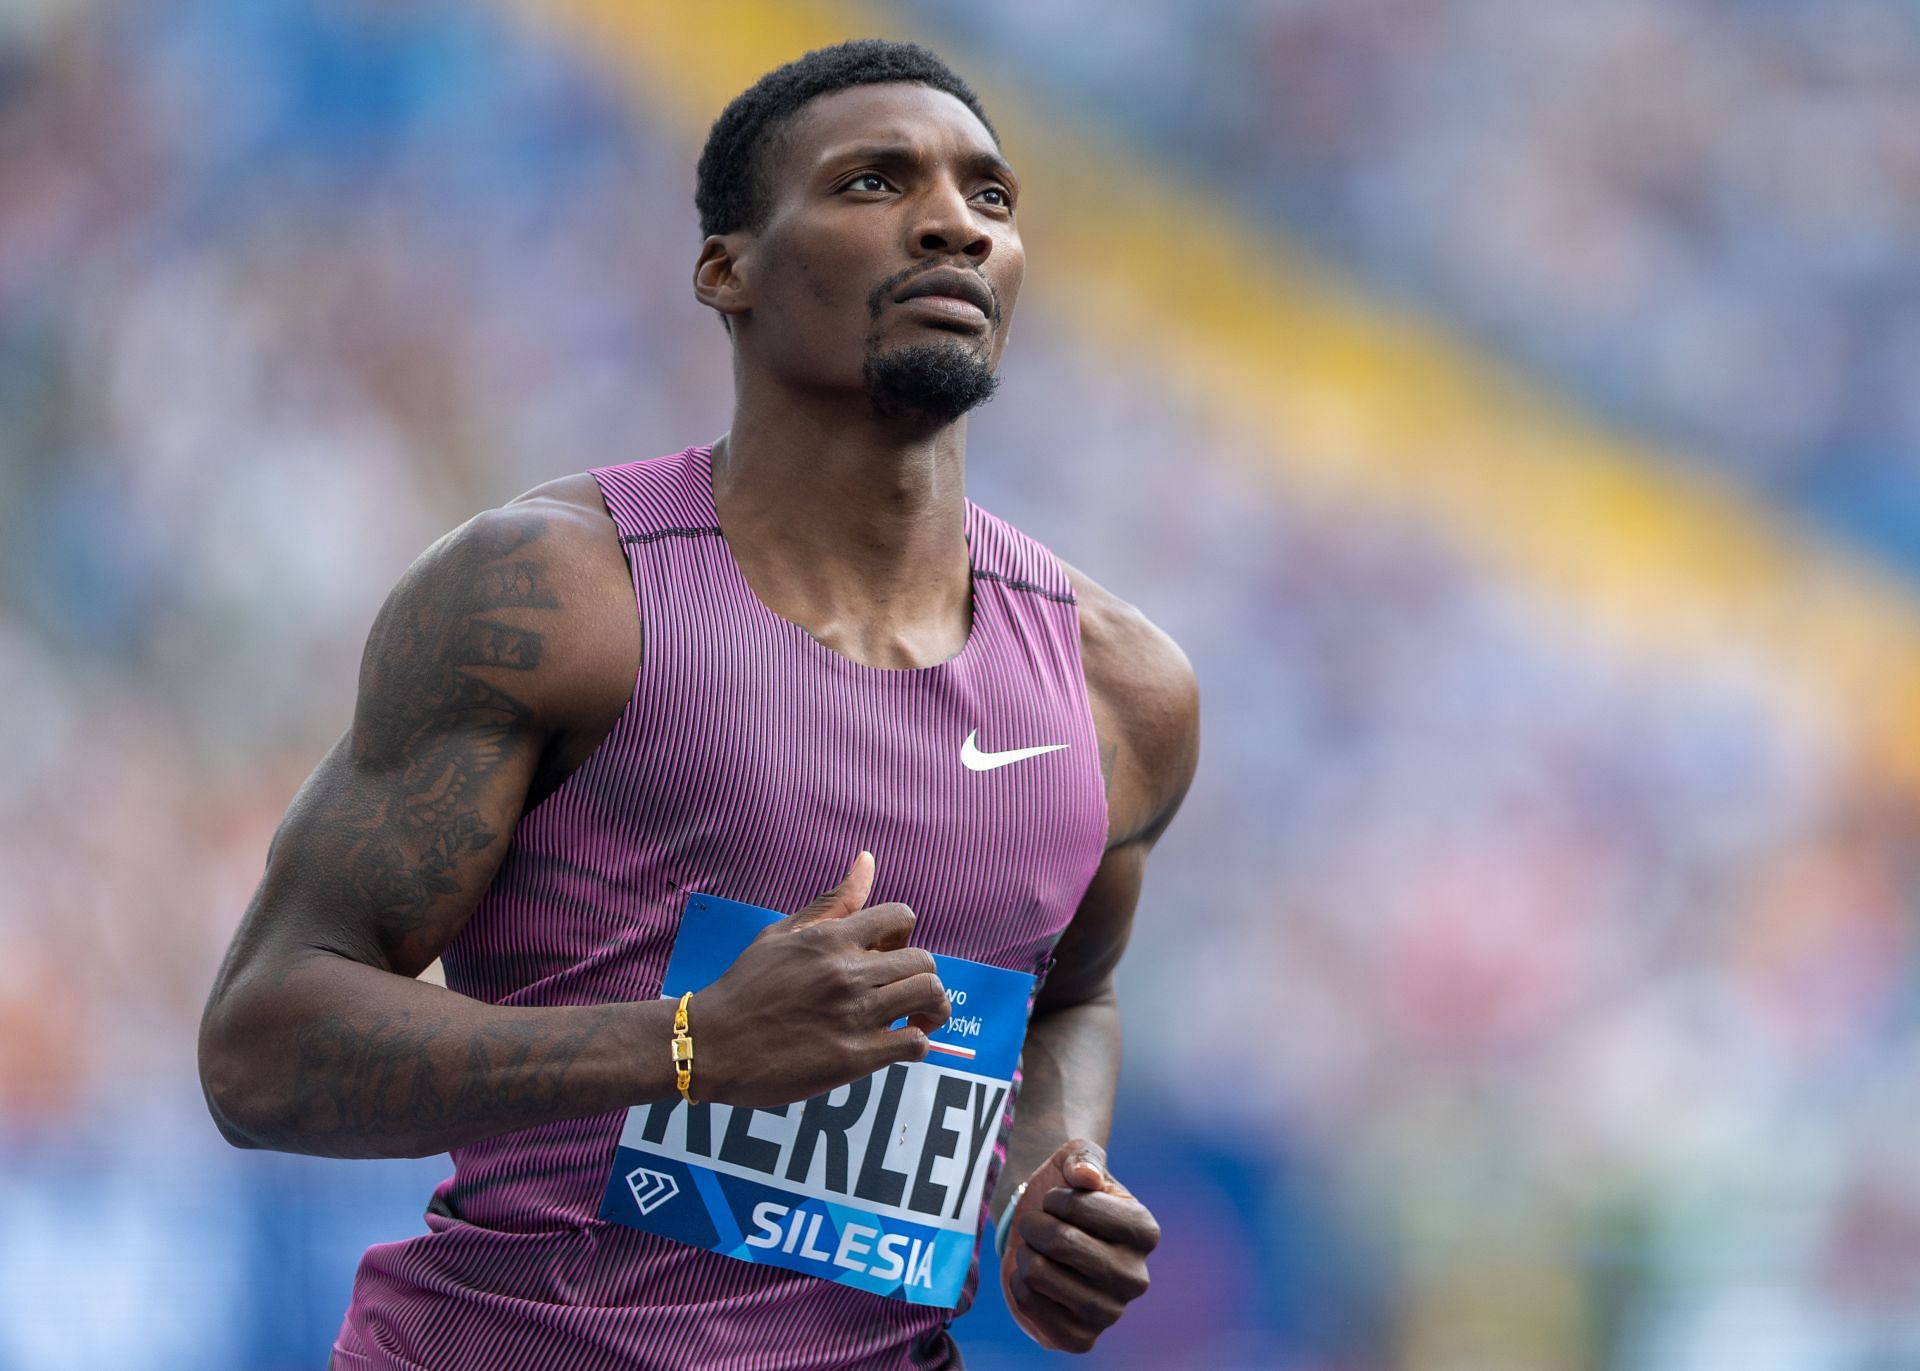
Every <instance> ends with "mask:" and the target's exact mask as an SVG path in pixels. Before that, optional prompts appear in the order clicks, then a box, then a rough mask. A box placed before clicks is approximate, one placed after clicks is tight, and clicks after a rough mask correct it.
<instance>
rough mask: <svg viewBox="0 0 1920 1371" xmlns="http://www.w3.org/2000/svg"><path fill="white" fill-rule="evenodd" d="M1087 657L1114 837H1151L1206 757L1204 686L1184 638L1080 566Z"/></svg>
mask: <svg viewBox="0 0 1920 1371" xmlns="http://www.w3.org/2000/svg"><path fill="white" fill-rule="evenodd" d="M1067 575H1068V578H1069V579H1070V580H1071V582H1072V584H1073V590H1074V596H1075V598H1076V599H1077V600H1078V601H1079V606H1080V659H1081V665H1082V668H1083V669H1084V670H1085V672H1086V677H1087V694H1088V697H1089V701H1090V703H1091V705H1092V708H1093V716H1094V724H1095V727H1096V728H1097V729H1098V731H1099V734H1100V751H1101V765H1102V768H1103V769H1104V770H1105V771H1106V774H1107V805H1108V809H1109V811H1110V813H1111V814H1112V823H1111V831H1110V834H1109V838H1110V843H1111V844H1116V845H1117V844H1118V843H1121V842H1126V841H1132V840H1140V839H1145V840H1148V841H1151V840H1152V839H1153V838H1156V837H1158V836H1159V834H1160V832H1161V830H1163V829H1164V828H1165V827H1166V825H1167V824H1168V823H1169V822H1171V821H1172V819H1173V815H1174V812H1175V811H1176V810H1177V809H1178V808H1179V806H1180V801H1181V799H1182V798H1183V797H1184V796H1185V795H1186V792H1187V786H1188V785H1189V784H1190V783H1191V782H1192V780H1193V773H1194V768H1195V767H1196V766H1197V765H1198V763H1199V757H1200V686H1199V682H1198V680H1197V679H1196V678H1195V676H1194V672H1193V666H1192V664H1191V663H1189V662H1188V661H1187V655H1186V653H1184V652H1182V651H1181V650H1180V645H1179V644H1178V643H1176V642H1174V640H1173V639H1172V638H1171V637H1169V636H1168V635H1167V634H1166V633H1165V632H1163V631H1162V630H1161V629H1160V628H1159V627H1158V626H1157V625H1156V624H1154V622H1153V621H1152V620H1151V619H1149V618H1147V616H1146V615H1144V614H1142V613H1141V612H1140V611H1139V610H1138V609H1136V608H1134V606H1132V605H1130V604H1128V603H1127V602H1126V601H1125V600H1123V599H1121V598H1120V597H1119V596H1118V595H1115V594H1114V593H1113V592H1111V591H1109V590H1108V589H1106V588H1105V587H1104V586H1102V585H1100V584H1099V582H1097V581H1095V580H1094V579H1093V578H1092V577H1090V576H1088V575H1087V574H1086V573H1085V572H1083V571H1080V570H1079V569H1078V568H1075V567H1071V566H1069V567H1068V568H1067Z"/></svg>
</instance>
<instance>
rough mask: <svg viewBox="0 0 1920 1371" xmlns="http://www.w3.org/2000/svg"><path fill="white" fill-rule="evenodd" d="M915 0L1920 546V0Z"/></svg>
mask: <svg viewBox="0 0 1920 1371" xmlns="http://www.w3.org/2000/svg"><path fill="white" fill-rule="evenodd" d="M909 8H910V9H911V10H912V11H913V12H914V13H915V15H916V17H917V18H919V19H921V20H923V21H924V22H926V23H927V24H929V25H931V26H934V27H935V28H936V29H937V30H942V31H950V32H955V33H958V34H960V35H963V36H964V37H965V38H966V40H967V41H968V42H970V43H972V44H973V45H975V46H976V47H977V48H980V49H983V50H985V51H987V52H989V53H990V54H991V55H992V57H993V58H994V65H993V66H992V68H991V75H992V76H993V77H994V79H996V80H998V81H999V82H1000V83H1001V84H1002V85H1003V86H1004V87H1005V88H1009V89H1019V90H1020V91H1021V92H1022V93H1023V94H1028V95H1032V96H1035V97H1037V98H1042V99H1051V101H1052V103H1053V104H1054V105H1055V106H1056V107H1057V108H1058V109H1060V110H1061V111H1062V112H1064V113H1065V114H1067V115H1068V116H1069V117H1075V116H1077V117H1080V118H1083V119H1084V118H1087V116H1088V113H1089V112H1097V114H1095V115H1094V117H1096V118H1098V119H1099V120H1101V121H1103V122H1111V123H1118V124H1120V125H1122V126H1123V127H1124V128H1125V129H1126V130H1127V131H1128V132H1129V133H1131V134H1133V135H1134V136H1135V137H1137V138H1139V139H1141V140H1143V141H1145V142H1147V143H1149V144H1150V145H1152V146H1154V147H1155V148H1156V149H1157V150H1159V151H1160V152H1161V153H1162V155H1163V157H1164V159H1165V160H1166V161H1168V162H1169V163H1170V164H1171V165H1172V166H1173V168H1174V170H1175V173H1176V175H1177V176H1178V177H1179V179H1180V180H1182V181H1183V182H1185V183H1186V185H1188V186H1189V187H1191V188H1192V190H1193V192H1194V193H1195V194H1199V195H1204V196H1208V197H1220V198H1224V199H1227V200H1229V201H1232V202H1234V203H1236V204H1238V205H1239V206H1240V207H1241V208H1242V209H1243V210H1244V211H1245V212H1247V213H1249V214H1251V215H1253V216H1254V217H1256V218H1268V219H1271V220H1273V221H1275V222H1279V223H1284V224H1285V225H1286V226H1287V227H1288V228H1289V229H1290V230H1292V231H1293V232H1295V233H1296V234H1299V235H1301V236H1303V237H1305V238H1306V239H1308V240H1309V241H1311V242H1313V243H1314V244H1316V245H1317V246H1319V247H1320V248H1321V249H1322V250H1323V251H1325V252H1326V253H1327V254H1328V255H1329V256H1331V257H1333V258H1334V259H1335V260H1337V261H1340V262H1343V263H1345V264H1347V265H1348V266H1350V267H1351V268H1352V269H1353V270H1354V271H1355V272H1356V273H1357V274H1359V275H1360V276H1362V277H1364V278H1365V279H1366V280H1367V281H1368V283H1369V284H1370V285H1371V286H1372V287H1374V288H1375V289H1378V290H1382V291H1387V292H1391V293H1393V294H1394V295H1395V296H1397V297H1399V298H1402V299H1404V300H1406V301H1408V302H1409V303H1412V304H1414V305H1417V306H1421V307H1425V308H1428V309H1432V310H1436V311H1438V312H1440V313H1442V314H1443V315H1444V316H1445V317H1446V318H1447V319H1448V320H1449V321H1450V322H1452V323H1453V324H1454V325H1455V326H1456V327H1459V328H1463V329H1466V330H1469V331H1471V332H1473V333H1475V334H1476V335H1478V336H1479V337H1481V338H1482V339H1484V340H1485V341H1487V342H1488V343H1489V344H1491V345H1493V346H1495V347H1497V348H1498V349H1500V350H1501V351H1503V352H1505V353H1507V354H1508V355H1510V356H1512V357H1514V358H1516V359H1518V360H1519V361H1521V362H1523V363H1524V364H1525V365H1526V366H1527V367H1528V368H1529V369H1531V370H1533V371H1535V372H1537V373H1541V374H1544V375H1547V376H1549V377H1551V378H1553V379H1554V380H1555V381H1556V382H1557V383H1559V384H1560V385H1562V386H1564V387H1565V388H1567V389H1569V390H1572V391H1574V392H1576V393H1577V394H1578V395H1579V396H1580V397H1581V400H1582V401H1583V403H1585V404H1586V405H1588V406H1589V407H1591V408H1595V409H1597V410H1599V411H1600V412H1602V413H1605V414H1607V415H1609V416H1612V417H1614V418H1616V419H1617V420H1619V421H1620V422H1623V423H1627V424H1631V425H1633V426H1636V427H1638V428H1640V429H1642V430H1644V431H1646V432H1648V433H1651V434H1653V435H1655V436H1657V437H1659V438H1660V439H1662V440H1664V441H1668V442H1673V443H1677V444H1679V445H1681V446H1682V447H1684V448H1686V449H1688V450H1692V451H1697V452H1699V453H1701V454H1702V455H1703V456H1705V457H1707V458H1709V459H1710V460H1712V461H1714V462H1716V463H1717V464H1718V466H1719V467H1720V469H1722V470H1724V471H1726V472H1728V473H1730V474H1731V475H1733V476H1734V477H1735V478H1737V479H1739V480H1741V481H1743V482H1746V483H1748V484H1750V485H1752V486H1754V487H1756V488H1758V489H1761V490H1763V491H1765V492H1766V493H1767V494H1768V495H1770V496H1772V497H1775V498H1779V499H1782V500H1784V501H1787V502H1789V503H1791V504H1793V505H1795V506H1796V507H1798V508H1800V509H1802V510H1803V511H1806V512H1808V513H1810V514H1813V515H1815V516H1817V517H1819V518H1821V519H1822V520H1824V521H1827V522H1829V523H1830V524H1831V525H1832V526H1834V527H1837V528H1839V529H1842V530H1844V531H1845V532H1847V533H1849V534H1851V535H1854V536H1858V537H1860V538H1862V539H1863V540H1865V541H1867V542H1869V543H1871V544H1872V545H1874V546H1876V547H1877V548H1879V549H1880V550H1882V551H1884V552H1886V553H1889V554H1891V555H1893V556H1895V557H1898V558H1900V559H1902V560H1904V561H1906V562H1907V563H1909V564H1910V565H1913V566H1915V567H1920V386H1916V385H1915V383H1914V378H1915V377H1916V376H1920V254H1917V253H1916V252H1915V250H1914V246H1913V245H1914V243H1915V242H1917V241H1920V137H1917V136H1916V134H1915V130H1916V129H1920V8H1916V7H1915V6H1913V5H1912V4H1909V3H1904V0H1827V2H1823V3H1805V2H1804V0H1591V3H1583V4H1536V3H1529V0H1443V2H1442V3H1434V0H1362V3H1357V4H1356V3H1353V0H1257V2H1256V3H1242V2H1241V0H1200V3H1191V4H1178V5H1175V4H1146V5H1128V6H1125V7H1124V8H1123V9H1121V10H1118V11H1116V10H1115V8H1114V7H1113V6H1110V5H1103V4H1099V3H1097V0H1064V2H1063V3H1054V4H1046V5H1031V4H1025V3H1022V0H985V2H984V3H981V4H975V5H968V6H951V5H941V4H935V3H932V0H911V3H910V5H909ZM1196 288H1201V287H1200V285H1199V284H1198V283H1197V284H1196Z"/></svg>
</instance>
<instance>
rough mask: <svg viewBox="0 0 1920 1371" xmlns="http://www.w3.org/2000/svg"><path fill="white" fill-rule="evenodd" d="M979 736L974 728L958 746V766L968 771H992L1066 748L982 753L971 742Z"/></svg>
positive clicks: (1055, 745)
mask: <svg viewBox="0 0 1920 1371" xmlns="http://www.w3.org/2000/svg"><path fill="white" fill-rule="evenodd" d="M979 736H980V730H979V729H977V728H976V729H974V730H973V732H971V733H969V734H968V735H967V740H966V741H965V742H964V743H962V744H960V765H961V766H964V767H965V768H966V769H967V770H969V771H992V770H993V769H994V768H995V767H1001V766H1007V765H1009V764H1010V763H1013V762H1024V761H1026V760H1027V758H1029V757H1038V756H1041V755H1043V754H1044V753H1048V752H1058V751H1060V750H1061V749H1062V748H1064V747H1065V746H1066V744H1065V743H1054V744H1053V745H1052V746H1050V747H1016V748H1014V749H1013V750H1012V751H1011V752H982V751H981V750H980V749H979V748H978V747H976V746H975V745H974V741H973V740H974V739H975V738H978V737H979Z"/></svg>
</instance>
